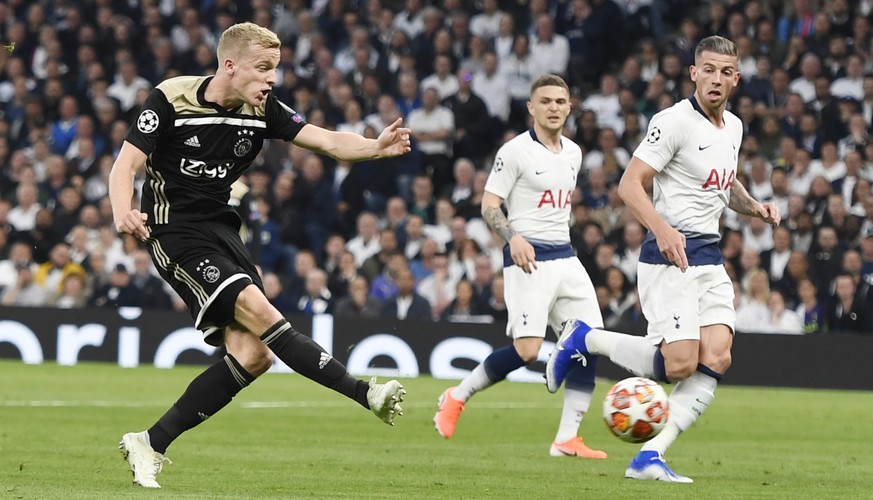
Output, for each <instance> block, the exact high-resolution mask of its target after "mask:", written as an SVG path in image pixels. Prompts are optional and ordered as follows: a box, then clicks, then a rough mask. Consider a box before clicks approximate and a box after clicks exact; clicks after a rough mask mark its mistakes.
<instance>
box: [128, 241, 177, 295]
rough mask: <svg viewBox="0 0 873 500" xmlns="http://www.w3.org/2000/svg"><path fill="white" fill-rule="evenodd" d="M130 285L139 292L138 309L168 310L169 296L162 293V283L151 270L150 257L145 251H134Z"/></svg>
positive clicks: (155, 272)
mask: <svg viewBox="0 0 873 500" xmlns="http://www.w3.org/2000/svg"><path fill="white" fill-rule="evenodd" d="M130 283H131V284H132V285H133V286H134V287H136V289H137V290H139V296H140V307H142V308H143V309H162V310H167V309H170V296H169V295H167V292H165V291H164V282H163V281H162V280H161V279H160V278H158V275H157V271H155V270H153V264H152V260H151V257H149V253H148V252H147V251H145V250H136V251H135V252H134V254H133V273H131V275H130Z"/></svg>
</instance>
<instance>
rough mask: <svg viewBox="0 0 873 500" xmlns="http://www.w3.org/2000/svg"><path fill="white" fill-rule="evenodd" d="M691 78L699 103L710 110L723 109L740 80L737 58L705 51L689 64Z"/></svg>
mask: <svg viewBox="0 0 873 500" xmlns="http://www.w3.org/2000/svg"><path fill="white" fill-rule="evenodd" d="M691 80H692V81H694V82H695V83H696V84H697V99H698V100H699V101H700V105H701V106H704V107H706V108H708V109H711V110H719V109H724V106H725V103H726V102H727V100H728V98H729V97H730V95H731V91H733V89H734V87H736V86H737V83H738V82H739V80H740V72H739V70H738V69H737V58H736V57H734V56H729V55H726V54H717V53H715V52H709V51H706V52H704V53H702V54H701V55H700V57H699V58H698V59H697V60H696V61H695V65H694V66H691Z"/></svg>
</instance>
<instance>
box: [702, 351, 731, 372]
mask: <svg viewBox="0 0 873 500" xmlns="http://www.w3.org/2000/svg"><path fill="white" fill-rule="evenodd" d="M714 358H715V359H713V360H712V361H710V362H709V363H704V364H706V366H708V367H709V368H711V369H712V370H713V371H715V372H717V373H721V374H724V373H725V372H726V371H727V370H728V368H730V367H731V360H732V358H731V351H730V350H725V351H724V352H722V353H719V354H717V355H716V356H715V357H714Z"/></svg>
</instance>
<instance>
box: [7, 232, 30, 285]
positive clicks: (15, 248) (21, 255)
mask: <svg viewBox="0 0 873 500" xmlns="http://www.w3.org/2000/svg"><path fill="white" fill-rule="evenodd" d="M3 234H6V233H5V232H3ZM24 266H27V267H29V268H30V271H31V273H33V271H35V270H36V269H35V268H36V265H35V264H34V263H33V253H32V252H31V250H30V246H29V245H28V244H27V243H24V242H15V243H12V244H11V245H10V248H9V255H8V258H6V259H2V260H0V293H2V292H3V291H5V290H9V289H10V288H12V287H14V286H15V284H16V282H17V281H18V279H19V272H18V270H19V269H20V268H21V267H24Z"/></svg>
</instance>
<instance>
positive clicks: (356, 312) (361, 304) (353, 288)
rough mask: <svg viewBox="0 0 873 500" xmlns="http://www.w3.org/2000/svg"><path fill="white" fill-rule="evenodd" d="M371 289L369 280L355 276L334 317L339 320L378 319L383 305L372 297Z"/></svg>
mask: <svg viewBox="0 0 873 500" xmlns="http://www.w3.org/2000/svg"><path fill="white" fill-rule="evenodd" d="M369 288H370V287H369V285H368V282H367V278H365V277H363V276H355V277H354V278H353V279H352V280H351V282H350V283H349V285H348V294H347V295H346V296H345V297H343V298H341V299H340V300H339V301H338V302H337V304H336V307H335V308H334V316H336V317H337V318H367V319H375V318H378V317H379V311H380V308H381V307H382V304H381V303H380V302H379V301H378V300H376V299H375V298H373V297H371V296H370V294H369Z"/></svg>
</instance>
